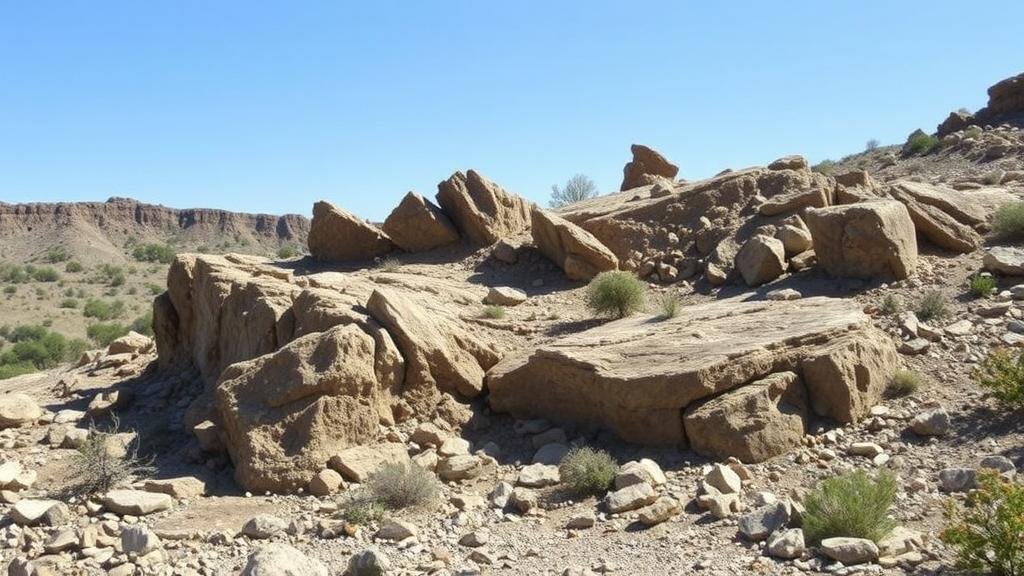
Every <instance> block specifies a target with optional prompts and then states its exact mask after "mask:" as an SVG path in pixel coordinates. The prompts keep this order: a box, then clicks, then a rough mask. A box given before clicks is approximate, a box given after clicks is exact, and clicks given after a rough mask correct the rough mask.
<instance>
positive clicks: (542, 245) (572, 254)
mask: <svg viewBox="0 0 1024 576" xmlns="http://www.w3.org/2000/svg"><path fill="white" fill-rule="evenodd" d="M530 216H531V233H532V234H533V243H534V245H535V246H536V247H537V249H538V250H540V251H541V253H543V254H544V255H545V256H547V257H548V259H550V260H551V261H552V262H554V263H555V264H557V265H558V266H559V267H560V268H561V269H562V270H563V271H564V272H565V275H566V276H567V277H568V278H569V279H570V280H590V279H591V278H593V277H594V276H597V275H598V274H599V273H601V272H605V271H607V270H615V269H617V268H618V267H619V259H618V258H617V257H616V256H615V254H612V252H611V250H609V249H608V248H606V247H605V246H604V244H602V243H601V242H600V241H599V240H598V239H597V238H595V237H594V235H593V234H591V233H590V232H587V231H586V230H584V229H583V228H580V227H579V226H577V225H575V224H573V223H572V222H569V221H568V220H565V219H563V218H562V217H560V216H556V215H555V214H552V213H550V212H546V211H544V210H542V209H540V208H538V207H537V206H534V207H533V210H532V211H531V213H530Z"/></svg>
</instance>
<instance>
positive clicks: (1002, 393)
mask: <svg viewBox="0 0 1024 576" xmlns="http://www.w3.org/2000/svg"><path fill="white" fill-rule="evenodd" d="M975 376H976V377H977V379H978V384H979V385H981V387H982V388H984V389H986V390H988V391H989V392H991V393H992V396H994V397H995V399H996V400H998V401H999V402H1000V403H1001V404H1003V405H1005V406H1008V407H1010V408H1019V407H1021V406H1024V354H1017V355H1014V354H1012V353H1011V352H1009V351H1007V350H1005V349H1003V348H997V349H996V350H993V351H992V352H990V353H989V355H988V356H986V357H985V359H984V360H982V361H981V364H980V365H979V366H978V369H977V371H976V373H975Z"/></svg>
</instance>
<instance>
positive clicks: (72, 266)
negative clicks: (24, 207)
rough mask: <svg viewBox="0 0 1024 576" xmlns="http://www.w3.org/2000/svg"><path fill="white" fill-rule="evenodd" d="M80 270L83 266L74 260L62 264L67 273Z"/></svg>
mask: <svg viewBox="0 0 1024 576" xmlns="http://www.w3.org/2000/svg"><path fill="white" fill-rule="evenodd" d="M82 270H85V266H82V265H81V264H80V263H78V262H75V261H74V260H72V261H70V262H68V263H67V264H65V265H64V271H65V272H68V273H75V272H81V271H82Z"/></svg>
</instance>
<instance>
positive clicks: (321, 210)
mask: <svg viewBox="0 0 1024 576" xmlns="http://www.w3.org/2000/svg"><path fill="white" fill-rule="evenodd" d="M307 244H308V245H309V253H310V254H311V255H312V256H313V257H314V258H316V259H317V260H325V261H328V262H343V261H346V260H370V259H372V258H376V257H378V256H383V255H384V254H387V253H388V252H391V251H392V250H394V248H395V245H394V243H392V242H391V239H390V238H388V236H387V234H385V233H384V232H383V231H381V230H380V229H379V228H377V227H376V226H374V225H372V224H370V223H368V222H366V221H365V220H363V219H361V218H359V217H357V216H356V215H355V214H352V213H351V212H348V211H347V210H343V209H341V208H338V207H337V206H335V205H333V204H331V203H330V202H325V201H323V200H321V201H320V202H317V203H316V204H314V205H313V221H312V222H311V223H310V226H309V238H308V239H307Z"/></svg>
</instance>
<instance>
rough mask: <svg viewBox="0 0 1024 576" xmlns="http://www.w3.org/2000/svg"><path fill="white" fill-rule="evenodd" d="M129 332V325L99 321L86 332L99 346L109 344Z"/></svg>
mask: <svg viewBox="0 0 1024 576" xmlns="http://www.w3.org/2000/svg"><path fill="white" fill-rule="evenodd" d="M127 333H128V327H127V326H125V325H124V324H118V323H116V322H109V323H104V322H97V323H95V324H90V325H89V326H88V327H87V328H86V329H85V334H86V335H87V336H88V337H89V338H90V339H91V340H92V341H93V342H95V343H96V344H97V345H99V346H109V345H110V343H111V342H113V341H114V340H117V339H118V338H120V337H121V336H124V335H125V334H127Z"/></svg>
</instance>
